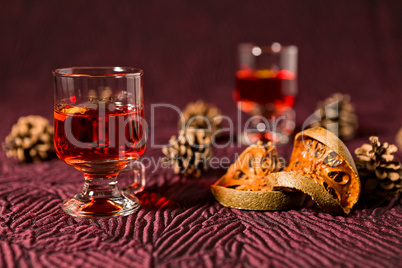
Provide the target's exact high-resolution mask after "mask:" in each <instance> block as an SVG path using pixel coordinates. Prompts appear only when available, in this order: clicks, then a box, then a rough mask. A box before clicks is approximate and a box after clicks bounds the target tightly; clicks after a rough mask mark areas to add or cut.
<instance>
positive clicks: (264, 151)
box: [211, 142, 305, 210]
mask: <svg viewBox="0 0 402 268" xmlns="http://www.w3.org/2000/svg"><path fill="white" fill-rule="evenodd" d="M278 159H279V158H278V154H277V152H276V148H275V147H274V146H273V145H272V144H271V143H268V144H266V145H263V144H262V142H259V143H257V144H256V145H251V146H250V147H248V148H247V149H246V150H245V151H244V152H243V153H242V154H241V155H240V156H239V157H238V159H237V160H236V162H235V163H234V164H232V165H231V166H230V167H229V169H228V171H227V173H226V174H225V175H224V176H223V177H222V178H221V179H219V180H218V181H217V182H216V183H215V184H213V185H212V186H211V191H212V193H213V195H214V196H215V198H216V200H217V201H218V202H219V203H221V204H222V205H223V206H226V207H232V208H238V209H247V210H283V209H290V208H295V207H300V206H301V205H302V204H303V201H304V197H305V196H304V194H302V193H299V192H281V191H271V188H270V187H268V186H267V183H266V180H265V177H266V176H267V175H269V174H270V173H272V172H277V171H279V165H278V162H279V161H278Z"/></svg>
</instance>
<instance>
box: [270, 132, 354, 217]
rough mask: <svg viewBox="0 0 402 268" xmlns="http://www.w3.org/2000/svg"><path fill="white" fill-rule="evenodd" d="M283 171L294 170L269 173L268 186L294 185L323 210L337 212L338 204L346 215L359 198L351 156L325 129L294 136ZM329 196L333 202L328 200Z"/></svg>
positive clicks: (286, 186) (276, 187) (285, 187)
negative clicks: (287, 163)
mask: <svg viewBox="0 0 402 268" xmlns="http://www.w3.org/2000/svg"><path fill="white" fill-rule="evenodd" d="M285 171H291V172H293V173H286V174H285V173H282V174H280V173H278V174H276V175H275V176H268V177H267V183H268V185H269V186H270V187H273V189H289V188H294V189H297V190H300V191H303V192H305V193H306V194H309V195H310V196H311V197H312V198H313V199H314V200H315V201H316V202H317V204H318V205H319V206H320V207H321V208H322V209H323V210H325V211H328V212H339V209H335V207H336V206H338V207H339V208H341V209H342V211H343V212H344V213H346V214H348V213H349V212H350V211H351V209H352V207H353V206H354V204H356V202H357V201H358V199H359V196H360V179H359V176H358V173H357V169H356V166H355V163H354V161H353V158H352V156H351V154H350V152H349V150H348V149H347V147H346V146H345V144H344V143H343V142H342V141H341V140H340V139H339V138H338V137H337V136H336V135H335V134H333V133H332V132H330V131H328V130H326V129H324V128H311V129H307V130H305V131H302V132H300V133H298V134H297V135H296V137H295V142H294V146H293V152H292V156H291V158H290V162H289V165H288V167H287V168H286V169H285ZM295 173H297V174H301V175H304V176H306V177H308V178H310V180H311V179H312V181H311V182H310V181H308V180H306V179H302V177H300V176H294V178H293V179H291V177H292V174H293V175H295ZM281 177H283V178H281ZM270 180H271V181H270ZM291 181H293V185H294V187H292V183H291ZM312 182H315V183H317V184H318V185H319V186H321V187H317V185H315V184H313V183H312ZM312 189H315V190H314V191H315V192H313V190H312ZM328 194H329V195H328ZM328 196H332V199H333V201H331V202H330V201H329V200H328ZM321 199H323V200H325V202H324V201H320V200H321ZM334 204H336V206H335V205H334Z"/></svg>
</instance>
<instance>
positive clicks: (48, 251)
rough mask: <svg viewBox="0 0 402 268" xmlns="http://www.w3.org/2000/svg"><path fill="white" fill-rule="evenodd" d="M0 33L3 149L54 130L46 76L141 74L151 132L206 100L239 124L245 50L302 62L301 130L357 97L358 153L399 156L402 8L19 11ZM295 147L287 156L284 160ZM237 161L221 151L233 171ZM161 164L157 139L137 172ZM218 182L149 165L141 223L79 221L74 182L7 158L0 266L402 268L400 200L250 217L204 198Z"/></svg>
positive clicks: (53, 167)
mask: <svg viewBox="0 0 402 268" xmlns="http://www.w3.org/2000/svg"><path fill="white" fill-rule="evenodd" d="M0 22H1V24H0V33H1V42H0V51H1V53H0V57H1V58H0V64H1V69H0V79H1V82H2V86H1V87H0V93H1V96H0V114H1V118H0V122H1V125H0V140H1V141H3V140H4V138H5V136H6V135H7V133H8V132H9V131H10V129H11V125H12V124H13V123H15V122H16V120H17V119H18V117H19V116H22V115H28V114H40V115H43V116H45V117H47V118H49V119H51V118H52V102H53V99H52V98H53V97H52V96H53V89H52V79H51V73H50V71H51V70H52V69H53V68H56V67H65V66H80V65H81V66H82V65H87V66H88V65H120V66H121V65H123V66H124V65H126V66H135V67H141V68H143V69H144V71H145V76H144V79H145V80H144V94H145V102H146V113H147V119H148V120H149V119H150V115H151V113H152V109H151V105H152V104H156V103H171V104H174V105H177V106H178V107H180V108H182V107H183V106H184V105H185V104H186V103H187V102H188V101H193V100H196V99H198V98H202V99H204V100H207V101H209V102H212V103H214V104H216V105H217V106H218V107H219V108H220V109H221V110H222V112H223V113H224V114H225V115H228V116H230V117H231V118H233V119H234V120H235V122H237V119H236V110H235V106H234V104H233V102H232V99H231V91H232V88H233V84H234V83H233V82H234V81H233V80H234V79H233V73H234V71H235V68H236V57H235V53H236V46H237V44H238V43H239V42H244V41H255V42H259V43H270V42H273V41H279V42H286V43H292V44H296V45H297V46H298V47H299V51H300V54H299V56H300V57H299V59H300V64H299V75H300V76H299V86H300V87H299V89H300V92H299V96H298V102H297V104H296V107H295V109H296V112H297V123H298V129H300V126H301V125H302V123H303V121H304V119H305V118H307V116H308V115H310V114H311V113H312V112H313V111H314V108H315V103H316V102H317V101H319V100H321V99H323V98H326V97H327V96H329V95H330V94H331V93H333V92H337V91H340V92H344V93H349V94H350V95H351V97H352V101H353V103H354V104H355V106H356V110H357V114H358V116H359V121H360V127H359V132H358V135H357V137H356V138H355V139H354V140H353V141H351V142H348V143H347V145H348V147H349V148H350V149H351V151H353V150H354V149H355V148H357V147H358V146H359V145H360V144H362V143H363V142H365V141H367V138H368V137H369V136H370V135H378V136H379V137H380V140H381V141H388V142H391V143H394V142H395V135H396V132H397V130H398V129H399V128H400V127H401V123H402V117H401V113H402V105H401V100H402V98H401V97H402V94H401V87H402V75H401V74H402V52H401V51H402V49H401V47H402V38H401V37H402V4H401V2H398V1H212V0H211V1H184V0H177V1H175V0H174V1H110V2H106V1H96V2H94V1H80V2H65V1H64V2H61V1H12V2H8V3H7V2H2V3H1V4H0ZM154 114H155V129H154V131H153V132H152V133H151V135H152V136H151V138H153V141H154V143H157V144H161V143H163V142H166V141H167V140H168V138H169V137H170V135H172V134H175V132H176V120H177V115H176V114H175V113H174V112H172V111H165V112H162V110H155V113H154ZM291 148H292V144H289V145H287V146H282V147H280V148H279V151H280V153H281V154H282V155H283V156H284V157H285V158H287V159H288V157H289V155H290V152H291ZM243 149H244V147H239V146H235V147H230V148H224V149H219V148H213V152H214V155H216V156H218V157H229V158H230V159H231V160H232V161H233V160H234V159H233V157H234V155H235V153H239V152H241V151H242V150H243ZM160 156H162V153H161V152H160V149H157V148H154V146H152V141H151V140H150V141H149V142H148V148H147V149H146V152H145V154H144V158H143V159H148V160H147V161H150V160H152V159H154V160H155V161H157V160H158V159H159V157H160ZM398 156H399V159H401V154H399V155H398ZM224 172H225V170H224V169H223V168H221V169H214V170H211V171H209V172H208V173H207V174H206V175H205V176H203V177H202V178H200V179H185V178H180V177H179V176H175V175H174V174H173V172H172V171H171V170H167V169H161V168H158V169H157V170H156V171H154V166H153V165H151V166H149V168H148V169H147V178H148V185H147V187H146V189H145V191H144V192H143V193H141V194H139V198H140V199H141V203H142V209H141V210H140V211H139V212H138V213H136V214H134V215H131V216H128V217H119V218H113V219H79V218H73V217H70V216H67V215H65V214H64V213H63V212H62V211H61V209H60V206H59V205H60V203H61V202H62V200H63V199H65V198H67V197H69V196H72V195H73V194H75V193H77V192H78V191H79V190H80V187H81V186H82V183H83V178H82V174H80V172H78V171H76V170H74V169H73V168H72V167H69V166H67V165H66V164H64V163H63V162H61V161H59V160H58V159H53V160H51V161H49V162H44V163H37V164H18V163H17V162H16V161H13V160H9V159H6V157H5V155H4V154H3V153H0V267H41V266H44V267H127V266H134V267H153V266H160V267H267V266H274V267H322V266H326V267H344V266H345V267H351V266H359V267H397V266H399V267H401V262H402V258H401V255H402V247H401V243H402V241H401V238H402V235H401V233H402V226H401V220H402V213H401V200H400V199H396V200H392V201H391V202H389V203H386V204H382V205H381V206H374V207H373V206H366V205H360V206H358V207H356V208H355V210H354V211H353V212H352V213H351V214H350V215H349V216H346V217H343V216H332V215H330V214H327V213H323V212H321V211H320V210H319V209H318V208H317V207H315V206H314V205H307V206H306V207H305V208H303V209H300V210H290V211H284V212H254V211H240V210H236V209H228V208H225V207H222V206H221V205H219V204H218V203H217V202H216V201H215V200H214V198H213V196H212V194H211V193H210V190H209V186H210V185H211V184H212V183H213V182H214V181H216V180H217V179H218V178H219V177H220V176H221V175H222V174H223V173H224ZM121 180H122V182H127V180H128V177H127V175H124V174H123V175H122V176H121Z"/></svg>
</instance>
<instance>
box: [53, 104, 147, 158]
mask: <svg viewBox="0 0 402 268" xmlns="http://www.w3.org/2000/svg"><path fill="white" fill-rule="evenodd" d="M98 106H99V105H98V104H88V105H87V106H85V105H80V106H74V105H64V106H60V107H57V108H55V111H54V127H55V132H54V143H55V147H56V152H57V155H58V157H59V158H60V159H61V160H63V161H65V162H66V163H68V164H73V163H77V162H81V161H105V160H119V159H120V160H126V159H136V158H138V157H139V156H140V155H142V154H143V152H144V149H145V141H144V139H145V134H144V127H143V125H141V122H142V120H143V116H144V110H143V108H142V107H141V108H140V109H138V108H136V107H133V106H127V105H120V106H115V105H114V104H111V105H110V104H106V105H103V106H104V107H105V108H104V109H98ZM71 136H72V137H73V138H71ZM82 145H84V146H82Z"/></svg>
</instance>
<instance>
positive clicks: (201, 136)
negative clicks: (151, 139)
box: [162, 129, 212, 178]
mask: <svg viewBox="0 0 402 268" xmlns="http://www.w3.org/2000/svg"><path fill="white" fill-rule="evenodd" d="M210 143H211V140H210V138H209V136H208V135H206V132H205V130H201V129H187V131H186V132H184V131H180V133H179V137H177V139H176V136H172V137H171V138H170V140H169V145H168V146H165V147H163V148H162V152H163V153H164V154H165V155H166V158H165V161H166V162H167V163H169V164H171V165H173V170H174V173H175V174H179V173H182V174H183V175H184V176H193V177H196V178H198V177H200V176H201V173H202V172H203V171H207V169H208V161H209V159H210V158H211V157H212V153H211V149H210Z"/></svg>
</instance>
